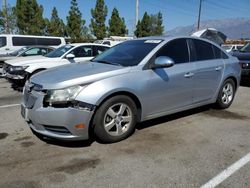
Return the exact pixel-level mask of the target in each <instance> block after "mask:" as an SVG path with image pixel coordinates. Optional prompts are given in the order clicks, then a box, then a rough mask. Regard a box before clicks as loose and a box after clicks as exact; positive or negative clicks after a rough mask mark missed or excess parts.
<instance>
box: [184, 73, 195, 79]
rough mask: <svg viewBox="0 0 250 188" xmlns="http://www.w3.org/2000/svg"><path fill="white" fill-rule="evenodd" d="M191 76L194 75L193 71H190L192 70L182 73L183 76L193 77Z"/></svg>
mask: <svg viewBox="0 0 250 188" xmlns="http://www.w3.org/2000/svg"><path fill="white" fill-rule="evenodd" d="M193 76H194V73H192V72H188V73H186V74H185V75H184V77H185V78H191V77H193Z"/></svg>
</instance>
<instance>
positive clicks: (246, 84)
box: [240, 78, 250, 87]
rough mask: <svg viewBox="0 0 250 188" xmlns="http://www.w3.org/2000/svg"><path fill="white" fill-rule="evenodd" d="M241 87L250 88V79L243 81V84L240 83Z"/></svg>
mask: <svg viewBox="0 0 250 188" xmlns="http://www.w3.org/2000/svg"><path fill="white" fill-rule="evenodd" d="M240 86H242V87H250V78H249V79H247V78H245V79H242V80H241V82H240Z"/></svg>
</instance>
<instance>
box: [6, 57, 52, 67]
mask: <svg viewBox="0 0 250 188" xmlns="http://www.w3.org/2000/svg"><path fill="white" fill-rule="evenodd" d="M50 59H51V58H48V57H44V56H30V57H17V58H14V59H11V60H8V61H6V63H7V64H9V65H12V66H23V65H30V64H34V63H42V62H44V60H50Z"/></svg>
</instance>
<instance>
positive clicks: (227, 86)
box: [216, 79, 236, 109]
mask: <svg viewBox="0 0 250 188" xmlns="http://www.w3.org/2000/svg"><path fill="white" fill-rule="evenodd" d="M235 91H236V88H235V83H234V81H233V80H232V79H227V80H226V81H225V82H224V83H223V85H222V87H221V89H220V92H219V95H218V97H217V101H216V107H218V108H220V109H226V108H228V107H229V106H230V105H231V104H232V102H233V100H234V96H235Z"/></svg>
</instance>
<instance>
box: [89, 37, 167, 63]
mask: <svg viewBox="0 0 250 188" xmlns="http://www.w3.org/2000/svg"><path fill="white" fill-rule="evenodd" d="M161 42H162V41H161V40H131V41H126V42H123V43H120V44H118V45H116V46H114V47H113V48H110V49H109V50H107V51H105V52H104V53H102V54H100V55H99V56H97V57H96V58H95V59H93V60H92V61H93V62H97V63H106V64H113V65H118V66H124V67H127V66H135V65H138V64H139V63H140V62H141V61H142V60H143V59H144V58H145V57H146V56H147V55H148V54H149V53H150V52H151V51H152V50H153V49H154V48H155V47H156V46H157V45H159V43H161Z"/></svg>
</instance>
